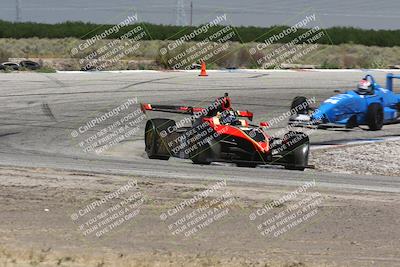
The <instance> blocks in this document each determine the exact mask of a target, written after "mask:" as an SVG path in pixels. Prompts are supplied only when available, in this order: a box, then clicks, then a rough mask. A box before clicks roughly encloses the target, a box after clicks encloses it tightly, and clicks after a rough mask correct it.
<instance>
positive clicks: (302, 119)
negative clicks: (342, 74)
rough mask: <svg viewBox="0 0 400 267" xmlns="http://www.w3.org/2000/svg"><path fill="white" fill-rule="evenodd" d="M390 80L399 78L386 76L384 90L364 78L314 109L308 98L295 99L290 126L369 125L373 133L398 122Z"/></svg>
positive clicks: (399, 110)
mask: <svg viewBox="0 0 400 267" xmlns="http://www.w3.org/2000/svg"><path fill="white" fill-rule="evenodd" d="M393 79H400V75H393V74H391V73H389V74H388V75H387V76H386V89H385V88H383V87H382V86H380V85H379V84H377V83H376V82H375V80H374V78H373V77H372V76H371V75H366V76H365V77H364V78H363V79H362V80H361V81H360V83H359V85H358V87H357V88H356V89H355V90H352V91H347V92H345V93H342V94H338V95H335V96H332V97H331V98H328V99H327V100H325V101H324V102H323V103H322V104H321V105H320V106H319V108H317V109H315V108H312V107H310V105H309V101H307V98H305V97H303V96H298V97H295V98H294V99H293V101H292V105H291V112H292V116H291V117H290V118H289V125H292V126H299V127H317V128H321V129H327V128H337V127H339V128H348V129H351V128H354V127H357V126H359V125H368V127H369V129H370V130H372V131H376V130H380V129H382V126H383V125H384V124H390V123H396V122H400V94H399V93H394V92H393Z"/></svg>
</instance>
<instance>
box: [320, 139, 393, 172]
mask: <svg viewBox="0 0 400 267" xmlns="http://www.w3.org/2000/svg"><path fill="white" fill-rule="evenodd" d="M312 164H315V166H316V169H317V170H320V171H327V172H335V173H356V174H366V175H371V174H377V175H390V176H399V175H400V141H395V142H383V143H373V144H364V145H353V146H345V147H337V148H329V149H323V150H317V151H313V153H312Z"/></svg>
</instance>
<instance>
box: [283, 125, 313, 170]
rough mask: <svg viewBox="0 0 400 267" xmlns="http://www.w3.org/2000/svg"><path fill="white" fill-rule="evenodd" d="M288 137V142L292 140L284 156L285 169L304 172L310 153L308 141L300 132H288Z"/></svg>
mask: <svg viewBox="0 0 400 267" xmlns="http://www.w3.org/2000/svg"><path fill="white" fill-rule="evenodd" d="M286 135H287V136H290V137H286V136H285V137H284V139H285V138H288V139H289V140H294V141H296V142H294V143H293V144H291V145H290V146H289V148H288V152H287V154H286V155H285V156H284V157H285V158H286V165H285V169H287V170H296V171H304V170H305V168H306V166H307V165H308V154H309V152H310V139H309V137H308V136H307V135H306V134H305V133H302V132H289V133H287V134H286Z"/></svg>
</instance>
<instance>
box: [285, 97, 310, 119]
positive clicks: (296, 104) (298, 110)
mask: <svg viewBox="0 0 400 267" xmlns="http://www.w3.org/2000/svg"><path fill="white" fill-rule="evenodd" d="M309 110H310V105H309V104H308V102H307V98H306V97H305V96H296V97H295V98H293V101H292V104H291V105H290V111H291V112H292V115H298V114H304V115H307V114H308V112H309Z"/></svg>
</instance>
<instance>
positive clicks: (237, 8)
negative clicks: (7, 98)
mask: <svg viewBox="0 0 400 267" xmlns="http://www.w3.org/2000/svg"><path fill="white" fill-rule="evenodd" d="M16 1H17V0H0V19H3V20H12V21H14V20H15V19H16ZM19 1H20V2H21V18H22V20H23V21H35V22H48V23H56V22H62V21H66V20H72V21H77V20H80V21H91V22H96V23H118V22H119V21H120V20H121V18H122V17H124V14H123V13H124V12H126V10H128V9H129V8H133V7H134V8H136V10H137V11H138V15H139V18H140V20H142V21H147V22H153V23H161V24H175V23H176V1H177V0H113V1H110V0H19ZM184 2H185V9H186V18H187V21H189V14H190V12H189V6H190V0H184ZM192 2H193V6H194V16H193V21H194V23H195V24H196V23H201V22H204V21H205V18H206V17H207V16H210V14H213V13H214V12H215V10H217V9H219V10H223V11H224V12H225V13H227V14H228V17H229V18H230V19H229V21H230V24H233V25H256V26H270V25H274V24H290V22H288V21H293V20H294V17H298V16H299V13H302V12H305V13H307V14H311V13H315V14H316V15H317V16H318V17H319V19H320V20H321V22H322V23H323V24H324V26H326V27H330V26H355V27H361V28H366V29H369V28H374V29H399V28H400V0H380V1H379V0H333V1H332V0H264V1H262V0H247V1H245V0H192Z"/></svg>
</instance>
